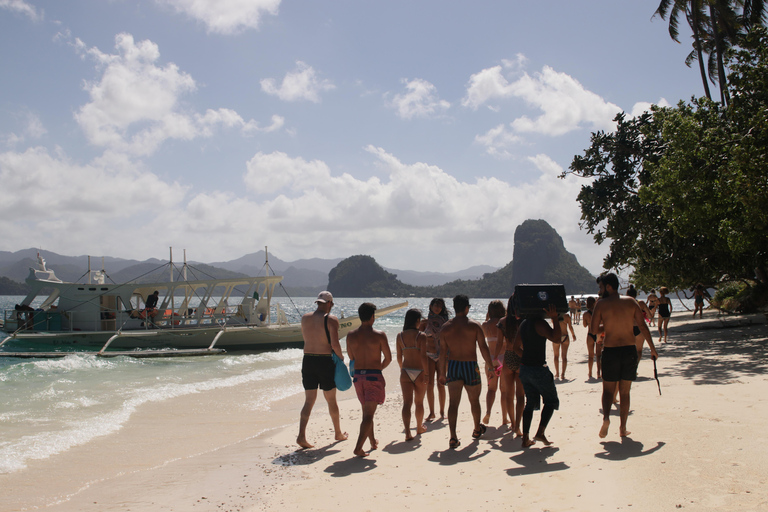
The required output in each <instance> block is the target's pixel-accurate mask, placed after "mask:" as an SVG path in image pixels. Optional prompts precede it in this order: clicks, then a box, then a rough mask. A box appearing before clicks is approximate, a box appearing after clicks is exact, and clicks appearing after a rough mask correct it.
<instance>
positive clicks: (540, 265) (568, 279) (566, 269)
mask: <svg viewBox="0 0 768 512" xmlns="http://www.w3.org/2000/svg"><path fill="white" fill-rule="evenodd" d="M38 252H39V253H40V254H41V256H42V257H44V258H45V259H46V260H47V262H48V267H49V268H51V269H53V270H55V271H56V275H57V276H58V277H59V278H60V279H62V280H64V281H68V282H84V281H83V279H84V276H86V275H87V269H88V265H89V262H88V258H87V256H62V255H59V254H56V253H53V252H50V251H38V250H37V249H25V250H22V251H17V252H15V253H10V252H4V251H0V295H26V294H27V293H28V291H29V290H28V287H27V285H26V283H24V279H25V278H26V277H27V275H29V268H30V267H34V266H35V265H36V264H37V253H38ZM265 256H266V255H265V252H264V251H258V252H256V253H252V254H247V255H245V256H242V257H240V258H238V259H236V260H232V261H224V262H215V263H210V264H206V263H197V262H190V263H189V265H190V266H189V269H188V278H189V279H226V278H237V277H243V276H259V275H264V274H265V273H266V272H267V269H266V266H265V265H264V261H265ZM512 256H513V257H512V261H510V262H509V263H508V264H507V265H505V266H504V267H502V268H497V267H491V266H488V265H476V266H474V267H471V268H469V269H465V270H462V271H457V272H452V273H440V272H416V271H410V270H392V269H385V268H383V267H382V266H380V265H379V264H378V263H377V262H376V261H375V260H374V259H373V258H372V257H371V256H365V255H356V256H351V257H349V258H346V259H341V258H337V259H328V260H324V259H319V258H311V259H305V260H297V261H292V262H286V261H282V260H280V259H279V258H277V257H275V256H274V255H271V254H270V256H269V263H270V270H271V271H272V272H271V273H276V274H278V275H282V276H283V281H282V283H281V286H278V288H276V289H275V293H276V295H277V296H285V295H289V296H293V297H313V296H316V295H317V293H318V292H320V291H321V290H324V289H328V290H330V291H331V292H332V293H333V294H334V295H336V296H338V297H392V296H400V297H411V296H414V297H416V296H417V297H433V296H434V297H453V296H454V295H456V294H458V293H465V294H467V295H469V296H471V297H489V298H504V297H509V295H511V293H512V291H513V290H514V287H515V285H516V284H519V283H561V284H564V285H565V289H566V292H567V293H569V294H578V293H593V292H594V290H595V284H594V277H593V276H592V275H591V274H590V272H589V271H588V270H587V269H586V268H584V267H583V266H581V265H580V264H579V262H578V261H577V260H576V256H574V255H573V254H571V253H569V252H568V251H566V249H565V246H564V244H563V239H562V238H561V237H560V235H558V233H557V232H556V231H555V230H554V229H553V228H552V227H551V226H550V225H549V224H547V222H545V221H543V220H527V221H525V222H523V223H522V224H521V225H520V226H518V227H517V229H516V230H515V246H514V251H513V255H512ZM103 262H104V263H103V265H104V268H105V269H106V272H107V276H108V281H109V282H129V281H134V282H138V283H148V282H156V281H166V280H167V279H169V277H170V272H169V270H168V266H167V263H168V262H167V261H163V260H159V259H154V258H153V259H149V260H146V261H137V260H126V259H120V258H114V257H105V258H103ZM90 265H91V268H92V269H100V268H102V258H91V261H90ZM174 265H175V270H174V280H179V279H180V278H181V265H180V263H179V262H174ZM432 283H435V284H432ZM235 295H237V293H235Z"/></svg>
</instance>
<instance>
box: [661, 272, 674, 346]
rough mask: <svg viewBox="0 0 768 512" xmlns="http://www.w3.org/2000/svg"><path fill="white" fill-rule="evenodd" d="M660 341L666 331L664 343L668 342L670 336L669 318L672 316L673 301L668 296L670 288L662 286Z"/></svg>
mask: <svg viewBox="0 0 768 512" xmlns="http://www.w3.org/2000/svg"><path fill="white" fill-rule="evenodd" d="M659 293H660V294H661V297H659V324H658V326H659V339H661V332H662V330H663V331H664V343H666V342H667V336H668V335H669V318H670V317H671V316H672V301H671V300H669V297H667V294H668V293H669V288H667V287H666V286H662V287H661V288H659Z"/></svg>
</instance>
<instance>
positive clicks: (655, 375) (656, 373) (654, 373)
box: [653, 357, 661, 396]
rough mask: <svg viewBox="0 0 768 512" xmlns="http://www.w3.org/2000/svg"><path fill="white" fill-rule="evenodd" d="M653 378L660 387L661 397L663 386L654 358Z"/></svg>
mask: <svg viewBox="0 0 768 512" xmlns="http://www.w3.org/2000/svg"><path fill="white" fill-rule="evenodd" d="M653 378H654V379H656V385H657V386H658V387H659V396H661V384H660V383H659V372H658V370H656V358H655V357H654V358H653Z"/></svg>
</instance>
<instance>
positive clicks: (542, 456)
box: [507, 445, 570, 476]
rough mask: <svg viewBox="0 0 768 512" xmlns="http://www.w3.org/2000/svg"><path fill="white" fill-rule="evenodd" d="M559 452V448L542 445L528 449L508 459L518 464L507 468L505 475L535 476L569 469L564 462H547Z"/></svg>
mask: <svg viewBox="0 0 768 512" xmlns="http://www.w3.org/2000/svg"><path fill="white" fill-rule="evenodd" d="M559 450H560V448H556V447H554V446H544V445H541V448H539V447H537V445H533V446H531V447H528V448H526V449H524V450H523V451H522V452H520V453H519V454H517V455H514V456H512V457H510V459H511V460H513V461H515V462H516V463H517V464H518V467H516V468H509V469H508V470H507V475H509V476H522V475H535V474H539V473H551V472H553V471H563V470H565V469H568V468H570V466H568V464H566V463H565V462H552V463H549V462H547V459H548V458H550V457H552V456H553V455H554V454H556V453H557V452H558V451H559Z"/></svg>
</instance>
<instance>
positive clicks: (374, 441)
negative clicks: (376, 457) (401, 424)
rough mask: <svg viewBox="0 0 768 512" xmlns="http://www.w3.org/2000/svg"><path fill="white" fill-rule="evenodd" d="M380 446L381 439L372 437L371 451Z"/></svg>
mask: <svg viewBox="0 0 768 512" xmlns="http://www.w3.org/2000/svg"><path fill="white" fill-rule="evenodd" d="M378 447H379V440H378V439H372V440H371V451H373V450H375V449H376V448H378Z"/></svg>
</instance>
